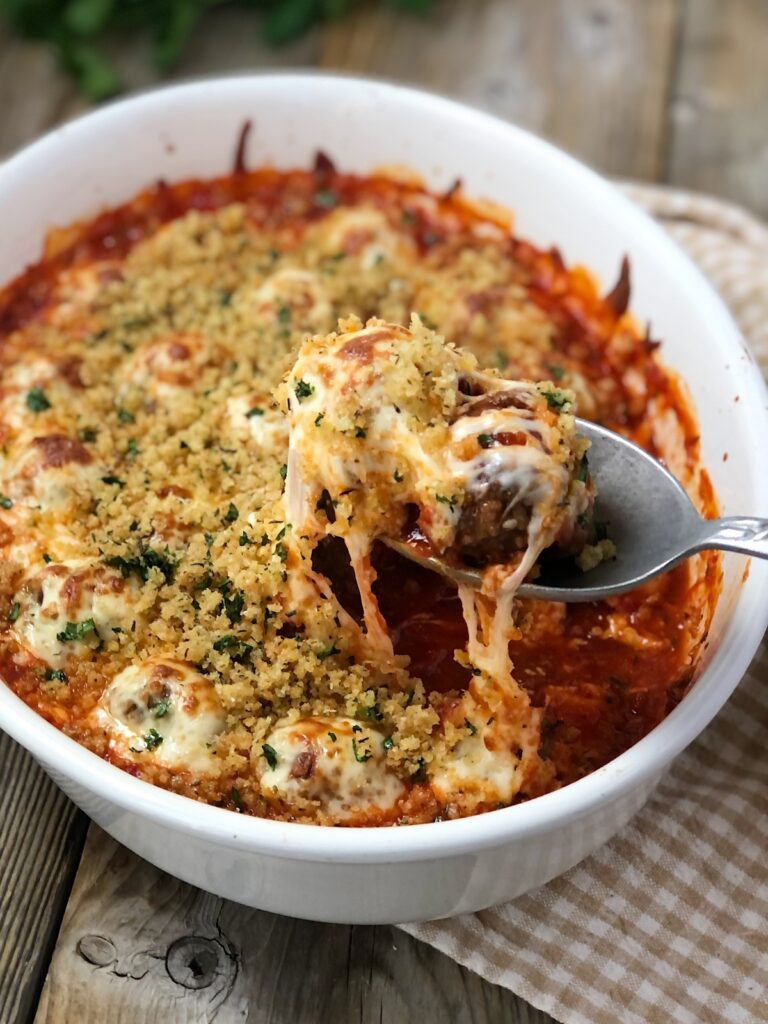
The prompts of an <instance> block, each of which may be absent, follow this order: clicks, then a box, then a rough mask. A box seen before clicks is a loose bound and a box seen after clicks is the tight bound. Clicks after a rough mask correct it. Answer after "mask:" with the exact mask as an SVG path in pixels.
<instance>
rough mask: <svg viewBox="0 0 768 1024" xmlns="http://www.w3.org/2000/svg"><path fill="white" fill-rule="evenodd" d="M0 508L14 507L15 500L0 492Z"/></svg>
mask: <svg viewBox="0 0 768 1024" xmlns="http://www.w3.org/2000/svg"><path fill="white" fill-rule="evenodd" d="M0 508H13V502H12V501H11V499H10V498H6V496H5V495H4V494H0Z"/></svg>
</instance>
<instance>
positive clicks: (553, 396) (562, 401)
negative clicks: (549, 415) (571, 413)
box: [538, 387, 571, 412]
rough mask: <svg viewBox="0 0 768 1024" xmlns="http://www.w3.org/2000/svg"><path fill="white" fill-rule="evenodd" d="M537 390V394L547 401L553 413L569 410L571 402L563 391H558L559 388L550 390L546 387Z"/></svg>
mask: <svg viewBox="0 0 768 1024" xmlns="http://www.w3.org/2000/svg"><path fill="white" fill-rule="evenodd" d="M538 390H539V394H540V395H543V396H544V398H545V399H546V400H547V405H548V406H549V408H550V409H553V410H554V411H555V412H562V411H563V410H564V409H568V408H570V405H571V400H570V399H569V398H568V395H566V394H565V392H564V391H561V390H560V388H553V389H551V388H547V387H539V389H538Z"/></svg>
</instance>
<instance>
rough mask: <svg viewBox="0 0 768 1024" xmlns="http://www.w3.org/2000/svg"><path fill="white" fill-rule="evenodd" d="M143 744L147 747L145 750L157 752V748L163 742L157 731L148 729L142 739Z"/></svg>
mask: <svg viewBox="0 0 768 1024" xmlns="http://www.w3.org/2000/svg"><path fill="white" fill-rule="evenodd" d="M144 742H145V743H146V745H147V750H157V748H158V747H159V746H160V744H161V743H162V742H163V737H162V736H161V735H160V733H159V732H158V731H157V729H150V730H149V732H148V733H147V735H146V736H145V737H144Z"/></svg>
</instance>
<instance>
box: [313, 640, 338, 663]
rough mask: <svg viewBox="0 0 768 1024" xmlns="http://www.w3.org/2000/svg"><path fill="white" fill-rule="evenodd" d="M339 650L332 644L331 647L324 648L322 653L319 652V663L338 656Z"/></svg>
mask: <svg viewBox="0 0 768 1024" xmlns="http://www.w3.org/2000/svg"><path fill="white" fill-rule="evenodd" d="M338 653H339V648H338V647H337V646H336V644H331V646H330V647H324V648H323V649H322V650H321V651H318V652H317V659H318V661H325V659H326V658H330V657H331V655H333V654H338Z"/></svg>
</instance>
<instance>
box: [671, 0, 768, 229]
mask: <svg viewBox="0 0 768 1024" xmlns="http://www.w3.org/2000/svg"><path fill="white" fill-rule="evenodd" d="M767 112H768V3H766V2H765V0H727V2H726V3H723V2H721V0H687V3H686V8H685V17H684V19H683V30H682V37H681V46H680V57H679V65H678V73H677V76H676V81H675V85H674V92H673V97H672V101H671V107H670V117H671V125H670V129H671V130H670V148H669V165H668V173H667V177H668V180H669V181H671V182H674V183H675V184H677V185H681V186H684V187H685V188H694V189H700V190H702V191H706V192H712V193H714V194H715V195H720V196H724V197H726V198H728V199H733V200H735V201H737V202H740V203H743V204H745V205H746V206H749V207H751V208H752V209H753V210H755V211H756V212H757V213H760V214H762V215H763V216H768V113H767Z"/></svg>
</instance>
